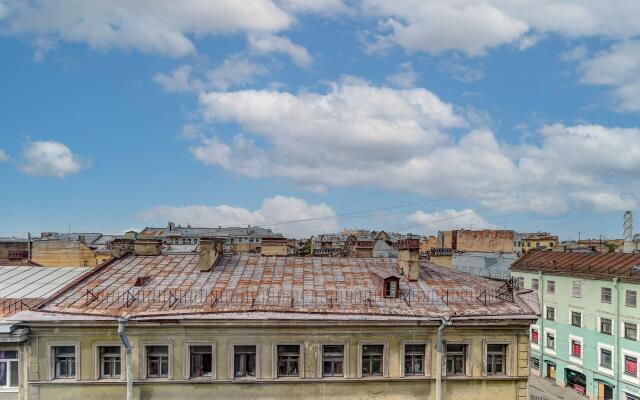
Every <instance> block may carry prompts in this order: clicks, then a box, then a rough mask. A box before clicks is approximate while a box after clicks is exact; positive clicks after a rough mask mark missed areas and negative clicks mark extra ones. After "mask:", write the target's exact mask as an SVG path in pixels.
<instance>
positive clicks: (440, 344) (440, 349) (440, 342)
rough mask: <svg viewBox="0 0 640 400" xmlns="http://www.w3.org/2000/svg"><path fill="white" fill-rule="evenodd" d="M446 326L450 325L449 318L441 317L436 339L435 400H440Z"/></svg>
mask: <svg viewBox="0 0 640 400" xmlns="http://www.w3.org/2000/svg"><path fill="white" fill-rule="evenodd" d="M447 325H451V321H450V320H449V317H446V318H445V317H443V318H442V322H441V323H440V326H439V327H438V335H437V339H436V341H437V342H436V400H442V355H443V354H444V352H445V348H444V338H443V333H444V328H445V327H446V326H447Z"/></svg>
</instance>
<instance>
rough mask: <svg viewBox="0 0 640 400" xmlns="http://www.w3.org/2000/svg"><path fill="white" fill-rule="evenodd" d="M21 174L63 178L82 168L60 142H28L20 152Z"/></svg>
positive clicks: (73, 155) (76, 157)
mask: <svg viewBox="0 0 640 400" xmlns="http://www.w3.org/2000/svg"><path fill="white" fill-rule="evenodd" d="M22 158H23V161H22V165H21V167H20V168H21V169H22V171H23V172H25V173H27V174H29V175H34V176H54V177H57V178H63V177H65V176H68V175H74V174H77V173H78V172H80V170H82V168H83V162H82V161H81V160H80V158H79V157H78V156H77V155H75V154H73V153H72V152H71V150H70V149H69V148H68V147H67V146H66V145H64V144H63V143H60V142H54V141H34V142H29V143H28V144H27V146H26V147H25V149H24V151H23V152H22Z"/></svg>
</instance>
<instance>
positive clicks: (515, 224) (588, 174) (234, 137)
mask: <svg viewBox="0 0 640 400" xmlns="http://www.w3.org/2000/svg"><path fill="white" fill-rule="evenodd" d="M638 18H640V5H638V4H637V2H634V1H617V2H615V4H613V5H612V4H611V3H609V2H603V1H596V0H587V1H577V0H575V1H563V2H553V1H548V0H544V1H543V0H529V1H524V2H518V3H517V4H513V3H510V2H503V1H500V0H487V1H484V2H474V1H466V0H456V1H453V0H433V1H418V0H398V1H394V2H384V1H381V0H358V1H342V0H326V1H308V0H281V1H280V0H279V1H271V0H252V1H247V2H235V1H230V0H217V1H213V0H212V1H209V2H199V1H195V0H194V1H184V2H182V3H181V4H180V6H179V7H178V6H177V5H176V3H174V2H171V1H149V2H146V1H141V2H136V3H132V2H125V1H110V2H100V1H75V0H52V1H47V2H40V1H29V2H17V1H12V0H8V1H7V0H0V50H1V51H2V54H3V58H2V59H3V62H2V63H1V64H0V72H1V74H0V77H1V78H0V79H1V83H2V84H1V85H0V87H1V90H0V110H2V111H1V112H0V117H1V118H0V179H2V182H3V186H4V187H5V191H4V194H5V195H4V196H2V199H1V200H0V210H1V211H0V221H2V222H1V224H0V235H4V236H6V235H22V234H24V233H25V232H27V231H31V232H40V231H47V230H60V231H66V230H67V229H71V230H74V231H106V232H120V231H122V230H124V229H128V228H141V227H144V226H146V225H164V224H165V223H166V221H167V220H172V221H174V222H176V223H183V224H186V223H191V224H193V225H229V224H234V225H236V224H242V225H245V224H252V225H267V226H270V227H273V228H274V229H277V230H278V231H281V232H284V233H285V234H288V235H293V236H303V235H309V234H313V233H321V232H323V231H333V230H338V229H340V228H342V227H365V228H371V229H387V230H402V231H406V232H409V231H411V232H418V233H433V232H436V231H437V230H438V229H447V228H456V227H464V228H490V227H501V228H502V227H507V228H511V229H516V230H519V231H537V230H550V231H553V232H556V233H558V234H560V235H561V236H562V237H563V238H575V237H577V235H578V232H581V235H582V237H598V236H599V235H606V236H607V237H613V236H620V234H621V231H622V212H623V211H624V210H626V209H633V210H637V205H638V201H639V198H640V180H639V178H638V171H639V170H640V118H639V115H638V112H639V111H640V39H639V36H640V26H638V24H637V20H638ZM291 220H305V221H304V222H296V223H283V222H288V221H291Z"/></svg>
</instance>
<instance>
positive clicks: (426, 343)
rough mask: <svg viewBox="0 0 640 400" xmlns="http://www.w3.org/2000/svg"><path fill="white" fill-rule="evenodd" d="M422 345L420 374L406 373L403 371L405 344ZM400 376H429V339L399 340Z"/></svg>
mask: <svg viewBox="0 0 640 400" xmlns="http://www.w3.org/2000/svg"><path fill="white" fill-rule="evenodd" d="M415 344H420V345H424V360H423V363H424V364H423V366H422V371H423V374H422V375H406V374H405V371H404V357H405V354H406V349H405V346H406V345H415ZM400 376H401V377H402V378H407V379H417V378H424V377H427V376H431V347H430V341H429V340H401V341H400Z"/></svg>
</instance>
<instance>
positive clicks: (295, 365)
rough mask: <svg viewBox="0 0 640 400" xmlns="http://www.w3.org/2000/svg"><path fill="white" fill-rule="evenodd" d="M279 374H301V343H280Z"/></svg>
mask: <svg viewBox="0 0 640 400" xmlns="http://www.w3.org/2000/svg"><path fill="white" fill-rule="evenodd" d="M278 376H279V377H282V376H284V377H287V376H300V345H297V344H293V345H289V344H288V345H278Z"/></svg>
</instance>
